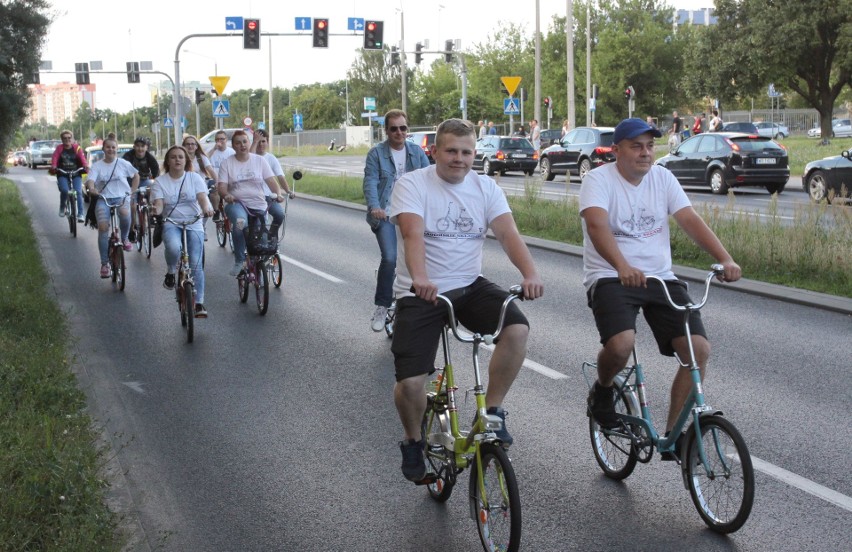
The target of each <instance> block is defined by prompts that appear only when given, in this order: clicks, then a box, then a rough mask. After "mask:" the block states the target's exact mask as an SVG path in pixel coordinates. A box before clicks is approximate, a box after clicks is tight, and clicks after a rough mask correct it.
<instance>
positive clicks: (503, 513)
mask: <svg viewBox="0 0 852 552" xmlns="http://www.w3.org/2000/svg"><path fill="white" fill-rule="evenodd" d="M479 455H480V457H481V459H482V473H481V474H480V472H479V467H478V466H477V464H476V463H475V462H474V463H472V465H471V470H470V497H471V500H472V501H473V503H474V504H473V505H474V511H475V512H476V528H477V529H478V531H479V539H480V540H481V541H482V546H483V547H484V548H485V550H489V551H490V550H506V551H517V550H518V547H519V546H520V544H521V497H520V494H519V492H518V481H517V479H516V477H515V470H514V468H512V462H511V461H510V460H509V456H508V455H507V454H506V451H505V450H503V448H502V447H499V446H497V445H493V444H490V443H485V444H483V445H480V447H479Z"/></svg>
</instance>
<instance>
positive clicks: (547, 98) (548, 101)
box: [544, 96, 552, 109]
mask: <svg viewBox="0 0 852 552" xmlns="http://www.w3.org/2000/svg"><path fill="white" fill-rule="evenodd" d="M551 101H552V100H551V99H550V96H545V98H544V108H545V109H550V102H551Z"/></svg>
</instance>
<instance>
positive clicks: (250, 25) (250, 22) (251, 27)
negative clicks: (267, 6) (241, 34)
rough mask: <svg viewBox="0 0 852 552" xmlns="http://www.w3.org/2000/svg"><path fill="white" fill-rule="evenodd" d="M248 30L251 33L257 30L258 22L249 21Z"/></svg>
mask: <svg viewBox="0 0 852 552" xmlns="http://www.w3.org/2000/svg"><path fill="white" fill-rule="evenodd" d="M248 28H249V30H250V31H253V30H255V29H257V21H249V22H248Z"/></svg>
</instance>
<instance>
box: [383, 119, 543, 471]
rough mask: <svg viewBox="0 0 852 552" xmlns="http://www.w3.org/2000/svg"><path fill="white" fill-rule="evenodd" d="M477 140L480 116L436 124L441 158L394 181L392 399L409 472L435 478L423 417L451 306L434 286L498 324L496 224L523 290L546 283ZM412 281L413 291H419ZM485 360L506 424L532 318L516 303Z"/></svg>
mask: <svg viewBox="0 0 852 552" xmlns="http://www.w3.org/2000/svg"><path fill="white" fill-rule="evenodd" d="M475 147H476V130H475V129H474V126H473V124H471V123H470V122H468V121H462V120H460V119H449V120H446V121H444V122H443V123H441V124H440V125H439V126H438V131H437V134H436V136H435V144H434V145H433V146H432V158H433V159H434V160H435V165H432V166H429V167H426V168H423V169H419V170H416V171H412V172H407V173H406V174H405V175H404V176H403V177H401V178H400V179H399V180H398V181H397V182H396V184H395V185H394V188H393V192H392V197H391V206H390V212H391V222H393V223H394V224H396V225H397V247H398V253H397V259H398V260H399V261H401V262H398V263H397V278H396V282H395V284H394V291H395V292H396V295H397V297H398V299H397V311H396V324H395V327H394V335H393V345H392V346H391V350H392V351H393V354H394V365H395V368H396V381H397V383H396V387H395V388H394V402H395V403H396V408H397V412H398V413H399V417H400V420H401V421H402V425H403V429H404V432H405V438H404V440H403V441H402V442H400V450H401V451H402V472H403V475H405V477H406V478H407V479H408V480H410V481H414V482H415V483H418V484H422V483H425V482H428V481H426V480H424V478H425V477H426V464H425V461H424V458H423V450H424V438H423V436H422V435H421V433H420V424H421V422H422V420H423V413H424V411H425V410H426V395H425V393H424V392H423V386H424V384H425V382H426V377H427V375H428V374H430V373H431V372H433V371H434V361H435V355H436V353H437V351H438V340H439V337H440V334H441V329H442V328H443V326H444V323H445V320H446V317H447V313H446V307H445V305H444V304H443V303H438V302H437V299H436V296H437V294H439V293H440V294H443V295H445V296H447V297H449V298H450V299H451V300H452V302H453V308H454V310H455V313H456V316H457V317H458V319H459V321H460V322H461V323H462V324H463V325H464V326H465V327H466V328H467V329H469V330H471V331H474V332H479V333H483V334H484V333H491V332H493V331H494V330H496V327H497V322H498V320H497V319H498V317H499V312H500V307H501V305H502V303H503V300H504V299H505V298H506V297H507V295H508V292H506V291H505V290H503V289H502V288H500V287H499V286H497V285H496V284H493V283H491V282H489V281H488V280H486V279H485V278H483V277H482V275H481V272H482V248H483V245H484V243H485V237H486V233H487V231H488V229H489V228H490V229H491V230H492V231H493V233H494V236H495V237H496V238H497V240H498V241H499V242H500V245H501V246H502V247H503V250H504V251H505V252H506V255H507V256H508V257H509V260H510V261H511V262H512V264H514V265H515V266H516V267H517V268H518V270H519V271H520V273H521V275H522V277H523V282H522V284H521V285H522V287H523V290H524V297H525V298H526V299H536V298H538V297H541V295H542V293H543V292H544V286H543V284H542V282H541V279H540V278H539V275H538V272H537V271H536V268H535V264H534V263H533V260H532V256H531V255H530V252H529V250H528V249H527V246H526V244H525V243H524V241H523V239H522V238H521V236H520V234H519V233H518V229H517V227H516V226H515V220H514V218H512V213H511V211H510V210H509V205H508V203H507V202H506V197H505V195H504V193H503V191H502V190H501V189H500V188H499V187H498V186H497V184H496V183H495V182H494V180H493V179H491V178H489V177H487V176H480V175H478V174H476V173H474V172H473V171H471V166H472V164H473V156H474V151H475ZM412 290H413V293H412ZM505 320H506V321H505V324H504V327H503V332H502V333H501V334H500V340H499V343H497V345H496V347H495V349H494V354H493V356H492V358H491V362H490V364H489V367H488V374H489V377H488V389H487V392H486V398H485V402H486V406H487V407H488V414H491V415H496V416H499V417H500V418H501V419H502V420H503V421H504V423H505V411H504V410H503V408H502V406H501V405H502V403H503V399H504V397H505V396H506V393H507V392H508V391H509V387H510V386H511V385H512V382H513V381H514V379H515V377H516V376H517V374H518V371H519V370H520V368H521V364H522V363H523V360H524V355H525V354H526V343H527V336H528V334H529V323H528V322H527V319H526V318H525V317H524V315H523V313H521V311H520V309H519V308H517V306H516V304H515V303H512V304H511V305H510V306H509V309H507V311H506V319H505ZM496 433H497V437H498V439H500V441H502V443H503V445H504V446H508V445H510V444H511V443H512V437H511V436H510V435H509V432H508V431H507V430H506V428H505V425H504V426H503V427H502V428H501V429H500V431H497V432H496Z"/></svg>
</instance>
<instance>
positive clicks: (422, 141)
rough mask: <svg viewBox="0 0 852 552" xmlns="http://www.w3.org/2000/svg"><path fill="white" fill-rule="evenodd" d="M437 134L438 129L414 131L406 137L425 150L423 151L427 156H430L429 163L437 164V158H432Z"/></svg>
mask: <svg viewBox="0 0 852 552" xmlns="http://www.w3.org/2000/svg"><path fill="white" fill-rule="evenodd" d="M435 134H437V133H436V131H434V130H429V131H425V132H412V133H411V134H409V135H408V136H407V137H406V140H409V141H411V142H414V143H415V144H417V145H418V146H420V148H421V149H422V150H423V153H425V154H426V157H428V158H429V163H431V164H433V165H434V164H435V160H434V159H432V144H434V143H435Z"/></svg>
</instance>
